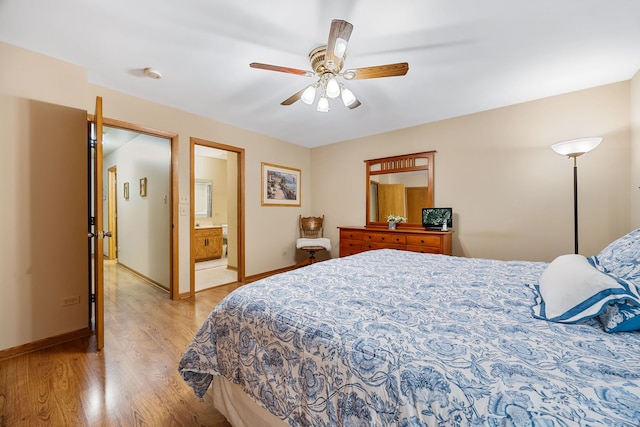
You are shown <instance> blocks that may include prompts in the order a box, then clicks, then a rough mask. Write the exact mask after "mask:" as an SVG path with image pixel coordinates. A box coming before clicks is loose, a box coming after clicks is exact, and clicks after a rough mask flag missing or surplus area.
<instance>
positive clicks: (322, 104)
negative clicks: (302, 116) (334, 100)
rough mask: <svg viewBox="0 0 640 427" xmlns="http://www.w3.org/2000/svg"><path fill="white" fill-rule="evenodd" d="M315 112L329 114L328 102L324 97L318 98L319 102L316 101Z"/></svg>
mask: <svg viewBox="0 0 640 427" xmlns="http://www.w3.org/2000/svg"><path fill="white" fill-rule="evenodd" d="M316 110H317V111H320V112H321V113H328V112H329V100H328V99H327V98H325V97H324V96H323V97H322V98H320V100H319V101H318V107H317V108H316Z"/></svg>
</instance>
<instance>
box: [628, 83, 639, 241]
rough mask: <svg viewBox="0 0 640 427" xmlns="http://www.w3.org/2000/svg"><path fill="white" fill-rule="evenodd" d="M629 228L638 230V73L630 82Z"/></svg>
mask: <svg viewBox="0 0 640 427" xmlns="http://www.w3.org/2000/svg"><path fill="white" fill-rule="evenodd" d="M630 158H631V181H630V183H631V195H630V197H631V228H632V229H636V228H640V71H638V72H637V73H636V75H635V76H634V77H633V79H632V80H631V155H630Z"/></svg>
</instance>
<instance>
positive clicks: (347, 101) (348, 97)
mask: <svg viewBox="0 0 640 427" xmlns="http://www.w3.org/2000/svg"><path fill="white" fill-rule="evenodd" d="M354 102H356V96H355V95H354V94H353V92H351V91H350V90H349V89H347V88H346V87H344V86H343V87H342V103H343V104H344V105H345V107H348V106H349V105H351V104H353V103H354Z"/></svg>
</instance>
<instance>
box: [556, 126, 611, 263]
mask: <svg viewBox="0 0 640 427" xmlns="http://www.w3.org/2000/svg"><path fill="white" fill-rule="evenodd" d="M601 141H602V138H600V137H596V138H581V139H572V140H571V141H562V142H558V143H556V144H553V145H552V146H551V149H552V150H553V151H555V152H556V153H558V154H560V155H562V156H567V157H569V158H573V239H574V244H575V253H578V162H577V160H576V159H577V158H578V156H581V155H583V154H584V153H588V152H589V151H591V150H593V149H594V148H596V147H597V146H598V145H600V142H601Z"/></svg>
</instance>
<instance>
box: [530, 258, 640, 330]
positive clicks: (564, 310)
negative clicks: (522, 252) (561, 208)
mask: <svg viewBox="0 0 640 427" xmlns="http://www.w3.org/2000/svg"><path fill="white" fill-rule="evenodd" d="M536 288H537V290H538V293H539V295H540V298H538V301H537V303H538V304H537V305H536V306H534V307H533V314H534V316H535V317H538V318H541V319H546V320H550V321H552V322H560V323H576V322H580V321H582V320H585V319H589V318H591V317H595V316H597V315H599V314H600V313H601V312H602V311H603V310H604V309H605V308H606V306H607V305H608V304H609V303H612V302H618V301H624V300H628V301H634V302H636V303H637V304H639V305H640V295H639V294H638V290H637V289H636V287H635V286H633V285H630V284H629V283H628V282H626V281H625V280H622V279H619V278H616V277H613V276H611V275H609V274H606V273H603V272H601V271H599V270H598V269H596V268H595V267H594V266H593V265H592V264H591V263H590V262H589V261H588V260H587V258H585V257H584V256H582V255H577V254H576V255H573V254H571V255H562V256H559V257H558V258H556V259H554V260H553V261H552V262H551V264H549V266H548V267H547V268H546V270H545V271H544V272H543V273H542V275H541V276H540V281H539V283H538V286H537V287H536Z"/></svg>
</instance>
